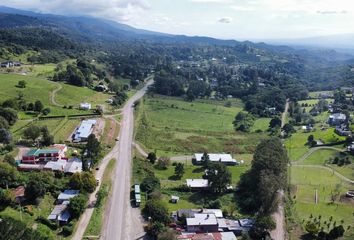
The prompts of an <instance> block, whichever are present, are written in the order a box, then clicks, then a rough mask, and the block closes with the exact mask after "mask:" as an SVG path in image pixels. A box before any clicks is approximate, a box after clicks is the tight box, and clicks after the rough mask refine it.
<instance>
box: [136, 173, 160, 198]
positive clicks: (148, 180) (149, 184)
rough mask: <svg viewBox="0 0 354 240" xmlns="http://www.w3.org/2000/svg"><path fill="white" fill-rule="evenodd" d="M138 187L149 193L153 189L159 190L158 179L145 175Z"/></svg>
mask: <svg viewBox="0 0 354 240" xmlns="http://www.w3.org/2000/svg"><path fill="white" fill-rule="evenodd" d="M140 187H141V190H142V191H144V192H147V193H148V194H150V193H152V192H153V191H155V190H160V187H161V186H160V180H159V179H158V178H157V177H155V176H147V177H145V178H144V179H143V181H142V183H141V185H140Z"/></svg>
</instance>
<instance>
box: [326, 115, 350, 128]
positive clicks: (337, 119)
mask: <svg viewBox="0 0 354 240" xmlns="http://www.w3.org/2000/svg"><path fill="white" fill-rule="evenodd" d="M346 121H347V116H345V114H343V113H334V114H331V115H330V116H329V118H328V124H329V125H331V126H339V125H341V124H343V123H346Z"/></svg>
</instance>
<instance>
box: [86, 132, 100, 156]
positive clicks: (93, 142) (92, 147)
mask: <svg viewBox="0 0 354 240" xmlns="http://www.w3.org/2000/svg"><path fill="white" fill-rule="evenodd" d="M86 151H87V156H88V157H90V158H93V159H96V157H97V156H98V154H99V153H100V151H101V146H100V142H99V141H98V140H97V138H96V136H95V135H94V134H90V136H88V138H87V143H86Z"/></svg>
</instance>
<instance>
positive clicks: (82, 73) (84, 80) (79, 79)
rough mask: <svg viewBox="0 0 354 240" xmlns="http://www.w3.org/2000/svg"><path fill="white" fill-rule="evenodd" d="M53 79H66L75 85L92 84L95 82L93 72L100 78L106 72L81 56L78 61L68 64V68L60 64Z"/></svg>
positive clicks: (104, 75)
mask: <svg viewBox="0 0 354 240" xmlns="http://www.w3.org/2000/svg"><path fill="white" fill-rule="evenodd" d="M56 70H57V72H56V73H55V74H54V76H53V78H52V80H53V81H65V82H67V83H69V84H72V85H75V86H90V85H91V84H92V82H93V80H94V79H93V74H94V75H95V76H97V78H98V79H104V78H105V77H106V72H105V71H103V70H100V69H98V68H96V67H95V65H93V64H91V63H90V62H89V61H88V60H86V59H83V58H79V59H78V60H77V61H76V63H74V64H68V65H67V66H66V68H65V69H64V67H63V66H62V65H61V64H59V65H58V66H57V68H56Z"/></svg>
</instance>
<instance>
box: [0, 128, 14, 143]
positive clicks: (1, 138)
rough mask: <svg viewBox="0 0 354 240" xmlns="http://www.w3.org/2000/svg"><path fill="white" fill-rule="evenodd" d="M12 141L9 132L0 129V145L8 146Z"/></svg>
mask: <svg viewBox="0 0 354 240" xmlns="http://www.w3.org/2000/svg"><path fill="white" fill-rule="evenodd" d="M11 140H12V135H11V133H10V131H8V130H6V129H5V128H0V143H4V144H9V143H10V142H11Z"/></svg>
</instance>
